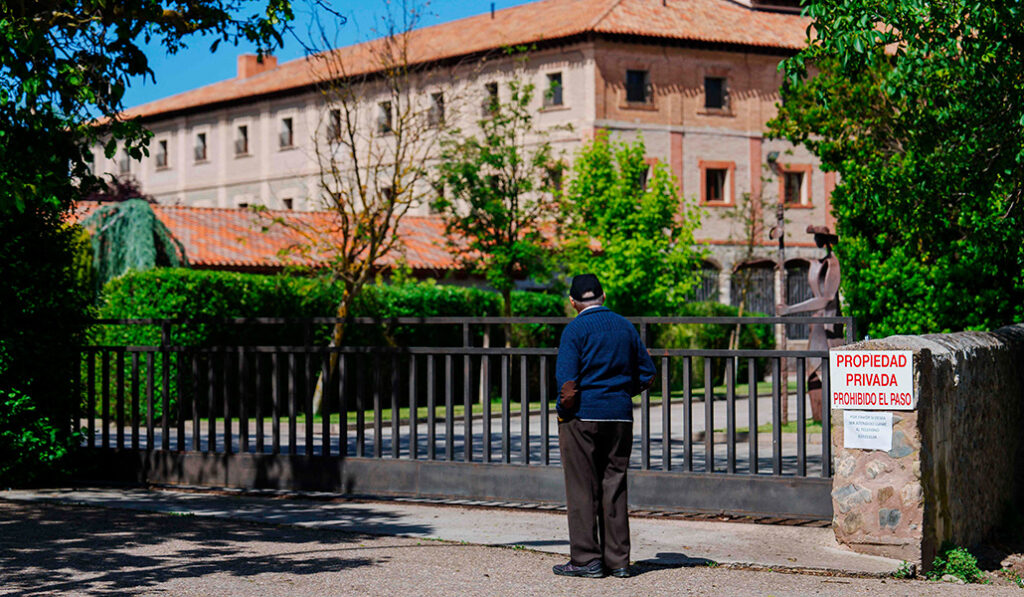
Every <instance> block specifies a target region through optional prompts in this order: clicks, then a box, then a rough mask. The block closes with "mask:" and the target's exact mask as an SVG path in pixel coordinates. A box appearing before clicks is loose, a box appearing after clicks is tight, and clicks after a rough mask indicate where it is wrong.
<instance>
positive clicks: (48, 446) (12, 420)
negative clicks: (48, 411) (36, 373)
mask: <svg viewBox="0 0 1024 597" xmlns="http://www.w3.org/2000/svg"><path fill="white" fill-rule="evenodd" d="M74 440H75V436H68V434H66V433H58V431H57V428H56V427H55V426H54V425H53V423H52V421H51V419H50V417H47V416H46V415H45V414H43V413H41V412H39V409H38V408H37V407H36V405H35V404H34V402H33V400H32V399H31V398H29V397H28V396H26V395H25V394H23V393H21V392H19V391H18V390H5V391H2V392H0V488H6V487H14V486H19V485H27V484H31V483H33V482H34V481H37V480H40V479H45V478H47V477H49V476H52V475H54V474H57V473H60V472H61V471H62V469H63V466H64V463H65V462H66V461H65V458H66V457H67V455H68V454H69V453H70V451H71V449H72V447H73V446H74Z"/></svg>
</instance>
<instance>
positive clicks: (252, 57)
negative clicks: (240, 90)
mask: <svg viewBox="0 0 1024 597" xmlns="http://www.w3.org/2000/svg"><path fill="white" fill-rule="evenodd" d="M274 68H277V57H276V56H269V55H268V56H263V60H262V61H261V60H260V57H259V56H257V55H256V54H242V55H241V56H239V57H238V78H239V79H248V78H249V77H251V76H253V75H258V74H260V73H262V72H266V71H268V70H271V69H274Z"/></svg>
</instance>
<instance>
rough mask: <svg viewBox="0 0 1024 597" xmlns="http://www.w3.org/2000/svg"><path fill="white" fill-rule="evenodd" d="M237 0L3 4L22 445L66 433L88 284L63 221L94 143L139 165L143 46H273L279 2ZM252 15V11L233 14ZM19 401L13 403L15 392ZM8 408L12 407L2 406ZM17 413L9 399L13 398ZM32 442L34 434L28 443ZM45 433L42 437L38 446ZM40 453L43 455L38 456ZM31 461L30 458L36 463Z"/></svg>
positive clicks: (6, 334) (12, 351)
mask: <svg viewBox="0 0 1024 597" xmlns="http://www.w3.org/2000/svg"><path fill="white" fill-rule="evenodd" d="M251 6H252V4H251V3H248V2H243V1H242V0H198V1H194V2H184V3H182V2H172V3H162V2H137V1H130V2H109V1H107V0H54V1H51V2H9V3H5V4H4V10H3V13H2V15H0V73H2V76H0V278H2V279H3V281H4V283H3V285H2V288H0V305H2V308H0V359H2V360H3V362H2V363H0V365H3V366H2V367H0V396H6V397H7V398H6V400H14V398H11V396H12V394H11V392H20V393H21V394H22V395H27V396H31V398H32V402H33V403H34V407H35V409H37V410H32V409H29V408H28V407H27V406H25V405H24V404H23V402H19V403H18V404H19V405H20V406H18V407H17V408H19V409H21V410H20V411H19V412H23V413H25V412H28V413H35V414H32V415H31V416H28V415H26V417H25V418H18V419H16V420H15V423H13V424H15V425H24V427H23V429H22V432H23V433H24V434H28V435H24V434H22V432H19V431H18V430H16V429H14V430H13V431H12V433H14V436H12V437H16V438H21V439H19V440H18V441H22V440H25V441H29V440H28V439H27V438H29V437H32V438H34V437H37V435H38V437H42V436H43V435H45V434H47V433H48V431H47V432H45V433H44V430H43V429H41V428H39V427H35V426H34V425H35V423H33V421H41V420H42V419H41V417H43V416H45V417H46V418H47V419H49V420H50V421H53V422H54V427H53V428H55V429H56V430H57V431H56V436H55V437H56V440H55V441H57V442H58V443H63V442H64V439H65V438H66V437H67V435H68V432H67V431H66V425H64V422H66V421H68V420H69V418H68V417H69V415H70V407H71V406H72V405H73V402H74V394H73V392H72V391H71V390H70V387H69V385H70V383H71V381H72V379H73V378H74V365H75V362H76V359H75V355H74V351H75V347H76V345H77V344H78V342H79V338H78V336H77V334H78V332H79V328H80V326H81V324H82V320H83V318H84V316H85V311H86V305H87V304H88V302H89V298H90V295H91V293H92V291H91V289H89V288H88V287H84V288H83V285H82V284H81V280H82V279H83V276H80V275H76V272H81V271H82V270H81V268H78V269H76V267H75V256H74V254H75V251H76V247H77V245H76V243H77V240H76V236H77V233H76V232H75V231H74V230H73V229H72V228H71V227H69V226H68V225H67V222H68V221H70V219H71V218H70V210H71V207H72V205H73V203H74V202H75V200H76V199H77V198H78V197H80V196H81V195H82V194H83V193H85V192H88V191H89V190H90V189H91V188H93V187H94V186H95V183H96V182H97V180H96V178H95V176H94V175H93V173H92V171H91V168H90V164H91V162H92V148H93V146H94V145H102V146H103V147H104V150H105V152H106V155H107V156H113V155H114V153H115V152H116V151H117V150H118V145H119V144H122V150H123V151H125V152H127V153H128V155H129V156H130V157H132V158H134V159H139V158H140V157H141V156H142V155H143V154H144V153H145V152H146V146H145V144H146V142H147V141H148V138H149V136H150V134H149V133H148V132H146V131H145V130H144V129H143V128H142V126H141V124H140V123H138V122H137V121H130V122H125V121H123V120H121V119H120V118H119V117H118V114H120V113H121V112H122V111H123V108H124V106H123V104H122V98H123V97H124V91H125V88H126V86H127V85H128V83H129V81H130V80H131V79H132V78H133V77H139V76H143V77H145V76H152V74H153V73H152V71H151V70H150V68H149V65H148V60H147V57H146V55H145V54H144V53H143V51H142V47H141V46H142V45H143V44H148V43H152V42H157V43H159V44H161V45H162V46H163V47H164V49H165V50H166V51H168V52H170V53H173V52H175V51H177V50H178V49H180V48H182V47H184V45H185V43H186V41H187V40H188V38H190V37H191V36H194V35H209V36H212V37H213V38H214V44H215V45H216V44H217V43H219V42H220V41H222V40H239V39H245V40H249V41H252V42H255V43H256V44H257V46H258V47H259V48H260V49H261V50H269V49H272V48H273V47H274V46H276V45H278V44H280V42H281V31H282V29H284V28H285V26H286V23H287V21H288V20H289V19H291V9H290V3H289V2H288V0H268V2H267V3H266V4H264V5H263V6H264V8H265V10H263V12H262V14H260V13H257V14H252V12H250V11H251ZM244 13H249V15H250V16H245V17H237V16H235V15H239V14H244ZM19 400H20V399H19ZM11 404H13V402H12V403H11ZM12 408H13V406H12ZM33 441H34V440H33ZM40 441H42V440H40ZM40 456H42V455H40ZM31 457H32V456H27V458H31Z"/></svg>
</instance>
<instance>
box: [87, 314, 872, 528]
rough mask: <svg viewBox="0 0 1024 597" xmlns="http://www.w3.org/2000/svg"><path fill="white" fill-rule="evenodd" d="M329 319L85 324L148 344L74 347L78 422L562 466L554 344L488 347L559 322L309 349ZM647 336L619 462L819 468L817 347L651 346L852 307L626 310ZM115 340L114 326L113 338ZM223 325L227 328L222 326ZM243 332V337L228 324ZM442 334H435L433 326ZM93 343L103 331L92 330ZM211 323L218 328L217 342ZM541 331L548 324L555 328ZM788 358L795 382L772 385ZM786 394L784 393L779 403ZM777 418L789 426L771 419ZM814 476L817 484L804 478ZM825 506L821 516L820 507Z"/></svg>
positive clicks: (214, 442) (255, 442)
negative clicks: (681, 312)
mask: <svg viewBox="0 0 1024 597" xmlns="http://www.w3.org/2000/svg"><path fill="white" fill-rule="evenodd" d="M337 321H338V320H336V319H333V318H319V319H301V320H299V319H295V320H293V319H281V318H248V319H238V320H185V319H183V320H151V319H137V320H99V321H97V322H96V325H97V326H120V327H121V328H122V329H124V328H125V327H126V326H127V328H128V329H133V326H151V327H153V329H154V330H158V331H159V334H158V335H157V336H155V337H158V338H159V341H157V342H154V343H152V345H127V344H125V345H117V344H93V345H89V346H84V347H82V352H81V354H82V362H81V368H80V370H81V376H80V382H81V385H80V388H81V394H82V395H81V398H82V400H81V407H82V409H81V416H79V417H78V418H77V419H76V421H75V425H76V426H81V427H82V428H83V430H84V431H85V433H84V443H85V444H86V445H87V446H88V447H93V448H114V449H118V450H131V451H139V452H153V451H157V452H160V451H163V452H175V453H200V454H220V455H233V454H253V455H271V456H273V455H288V456H323V457H336V458H343V459H345V458H348V459H351V458H356V459H368V460H372V461H380V462H384V461H396V462H397V461H408V462H438V463H479V464H496V465H501V464H507V465H516V466H524V467H535V468H538V469H540V468H546V467H550V466H552V465H558V464H559V462H560V459H559V455H558V447H557V419H556V415H555V413H554V399H555V397H556V395H557V393H556V388H555V381H554V365H555V358H556V355H557V348H554V347H550V346H549V347H493V346H486V345H485V344H487V343H488V342H490V341H491V340H492V339H493V337H492V334H497V328H499V326H505V325H507V324H514V325H517V326H538V325H543V326H553V327H554V328H555V331H556V332H558V331H560V327H561V326H564V325H565V324H566V323H568V321H569V320H568V319H566V318H540V317H537V318H512V319H506V318H500V317H486V318H458V317H434V318H397V319H393V320H388V321H387V322H381V321H378V320H374V319H354V320H349V321H348V323H349V324H350V325H354V326H382V325H391V326H399V325H404V326H454V328H455V329H456V330H457V332H458V333H457V334H456V333H454V332H453V333H449V334H448V336H449V337H454V336H460V337H461V344H462V345H461V346H412V347H395V346H338V347H330V346H324V345H317V340H316V337H317V334H316V333H313V332H311V331H310V330H315V329H316V326H330V325H331V324H334V323H336V322H337ZM631 321H632V322H633V323H634V324H635V325H637V327H638V329H639V331H640V333H641V334H642V336H643V337H644V338H645V341H648V346H649V350H650V353H651V356H652V357H653V358H654V360H655V364H656V365H657V367H658V375H657V381H656V383H655V385H654V387H652V388H651V389H650V390H649V391H647V392H644V393H642V394H641V395H640V396H639V397H637V398H635V399H634V401H635V406H634V419H635V423H634V430H635V431H634V433H635V437H636V440H635V443H636V445H635V447H634V450H633V461H632V463H631V467H632V468H635V469H639V470H641V471H656V472H659V473H679V474H684V475H689V474H715V475H718V474H724V475H737V476H746V477H747V478H749V479H752V480H756V479H762V480H763V479H767V478H775V479H789V480H790V482H794V481H799V480H800V479H810V478H819V479H827V478H829V477H831V460H832V458H831V450H830V448H831V438H830V421H829V409H828V408H827V406H826V408H823V409H821V413H822V421H821V422H820V425H817V424H812V425H810V426H809V425H808V423H811V422H810V421H809V411H808V408H809V407H810V406H811V404H810V399H811V396H812V393H811V390H812V388H808V387H807V385H806V383H805V379H806V374H807V373H808V372H809V371H811V370H812V369H813V368H814V367H818V366H819V365H820V364H821V363H822V362H823V360H824V362H825V363H826V366H824V367H820V372H821V386H822V387H821V399H822V400H823V401H824V403H825V404H826V405H827V404H828V397H829V380H828V376H827V370H828V367H827V358H828V353H827V352H826V351H808V350H801V351H780V350H774V349H739V350H727V349H713V348H665V347H658V346H652V345H651V344H652V343H657V339H658V337H659V336H660V335H661V334H660V330H659V329H658V326H665V325H693V326H703V325H717V326H729V327H730V328H731V327H732V326H749V325H761V326H772V327H773V329H774V327H775V326H782V325H786V324H792V323H803V324H810V323H821V324H833V325H842V326H845V332H846V335H847V337H848V338H850V337H852V334H853V330H852V325H853V321H852V319H850V318H840V317H836V318H794V317H786V318H766V317H758V318H735V317H733V318H694V317H688V318H682V317H680V318H668V317H657V318H632V319H631ZM211 323H216V324H218V325H226V326H229V327H230V326H235V327H237V328H239V329H241V328H244V327H247V326H270V325H278V326H281V325H297V326H299V327H300V328H303V329H305V330H306V331H305V332H303V335H302V337H303V338H304V339H306V341H305V342H304V343H303V345H301V346H290V345H289V346H276V345H264V344H251V345H245V344H239V345H225V344H224V343H222V342H221V343H219V344H218V345H214V346H209V345H206V346H203V345H187V344H183V343H175V342H174V340H175V339H176V336H177V335H178V334H179V333H180V332H183V331H187V330H189V329H191V327H192V326H196V325H200V324H211ZM115 336H116V335H115ZM229 336H230V334H229ZM239 336H241V333H239ZM439 336H440V333H439ZM97 337H102V334H97ZM223 337H224V336H223V335H221V339H223ZM555 337H556V338H557V335H556V336H555ZM783 359H789V360H790V363H791V365H792V366H791V367H790V371H792V372H795V376H794V379H791V380H784V379H782V360H783ZM787 403H788V405H787ZM786 419H788V420H789V424H788V425H784V421H785V420H786ZM815 487H817V485H815ZM821 515H822V516H824V514H823V513H822V514H821Z"/></svg>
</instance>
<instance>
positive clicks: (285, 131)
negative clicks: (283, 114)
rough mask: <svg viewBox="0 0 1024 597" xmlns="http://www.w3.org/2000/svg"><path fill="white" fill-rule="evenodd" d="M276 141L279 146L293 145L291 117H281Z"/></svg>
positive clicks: (293, 134)
mask: <svg viewBox="0 0 1024 597" xmlns="http://www.w3.org/2000/svg"><path fill="white" fill-rule="evenodd" d="M277 141H278V143H279V146H280V147H294V146H295V129H294V126H293V125H292V119H291V118H282V119H281V133H280V134H279V135H278V140H277Z"/></svg>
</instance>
